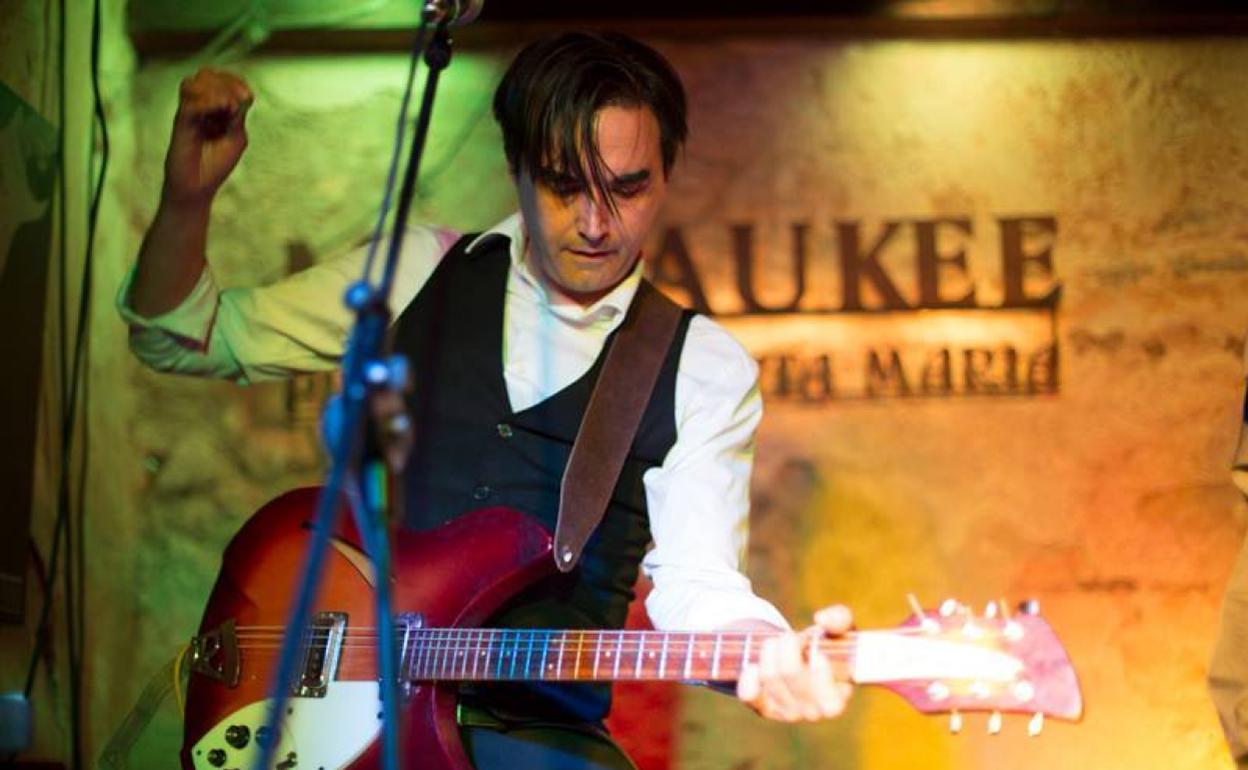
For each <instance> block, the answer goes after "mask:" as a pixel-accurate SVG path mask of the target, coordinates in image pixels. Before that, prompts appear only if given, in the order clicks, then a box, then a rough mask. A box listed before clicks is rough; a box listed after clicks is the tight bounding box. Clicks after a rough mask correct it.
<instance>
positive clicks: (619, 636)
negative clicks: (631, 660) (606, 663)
mask: <svg viewBox="0 0 1248 770" xmlns="http://www.w3.org/2000/svg"><path fill="white" fill-rule="evenodd" d="M622 657H624V632H623V631H616V632H615V667H614V668H612V669H611V678H612V679H619V678H620V658H622Z"/></svg>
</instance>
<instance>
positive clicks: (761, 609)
mask: <svg viewBox="0 0 1248 770" xmlns="http://www.w3.org/2000/svg"><path fill="white" fill-rule="evenodd" d="M762 413H763V404H762V398H761V396H760V394H759V391H758V367H757V365H756V364H755V363H754V360H753V359H752V358H751V357H750V356H749V354H748V353H747V352H746V351H745V350H744V348H742V347H741V345H740V344H739V343H738V342H737V341H736V340H735V339H733V338H732V336H731V335H729V334H728V332H726V331H725V330H723V329H722V328H721V327H719V326H718V325H717V324H715V323H714V322H712V321H710V320H709V319H706V318H704V317H702V316H697V317H695V318H694V319H693V321H692V323H691V324H690V327H689V334H688V337H687V338H686V340H685V347H684V350H683V351H682V353H681V361H680V367H679V371H678V374H677V380H676V432H677V439H676V443H675V444H674V445H673V446H672V448H671V450H670V451H669V452H668V454H667V457H666V458H665V459H664V462H663V464H662V465H661V466H660V467H658V468H654V469H651V470H650V471H648V472H647V474H646V476H645V485H646V498H647V506H648V508H649V511H650V530H651V533H652V535H653V538H654V548H652V549H651V550H650V552H649V553H648V554H647V555H646V557H645V559H644V561H643V562H642V569H643V571H644V572H645V574H646V575H647V576H648V577H649V578H650V580H651V581H652V583H653V589H652V590H651V592H650V594H649V596H648V597H647V598H646V610H647V612H648V613H649V615H650V620H651V622H652V623H653V624H654V626H655V627H656V628H659V629H663V630H712V629H715V628H721V627H723V626H725V625H727V624H729V623H731V622H733V621H737V620H746V619H758V620H765V621H767V622H769V623H772V624H774V625H776V626H778V627H780V628H788V627H789V626H788V623H787V622H786V621H785V619H784V616H783V615H781V614H780V612H779V611H778V610H777V609H776V608H775V607H774V606H773V605H772V604H771V603H770V602H767V601H765V600H763V599H762V598H760V597H758V596H756V595H755V594H754V592H753V590H752V589H751V586H750V581H749V579H748V578H747V577H746V576H745V575H744V574H742V573H741V571H740V564H741V560H742V557H743V555H744V553H745V548H746V544H747V538H748V528H749V487H750V471H751V468H752V465H753V459H754V431H755V429H756V428H757V427H758V423H759V420H760V419H761V418H762Z"/></svg>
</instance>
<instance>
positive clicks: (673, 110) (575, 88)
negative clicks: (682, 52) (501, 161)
mask: <svg viewBox="0 0 1248 770" xmlns="http://www.w3.org/2000/svg"><path fill="white" fill-rule="evenodd" d="M604 107H649V108H650V110H651V111H652V112H653V113H654V116H655V118H657V119H658V123H659V146H660V150H661V152H662V155H663V173H664V174H665V175H666V174H667V173H668V172H669V171H670V170H671V168H672V164H673V163H674V162H675V161H676V152H677V150H678V149H679V148H680V146H681V145H683V144H684V142H685V135H686V133H687V132H688V131H687V128H686V126H685V90H684V88H683V87H682V86H681V84H680V78H679V77H677V75H676V71H675V70H673V69H672V65H671V64H669V63H668V61H667V59H664V58H663V56H662V55H661V54H659V52H658V51H655V50H654V49H653V48H650V47H649V46H647V45H645V44H644V43H641V42H639V41H637V40H634V39H633V38H631V37H628V36H626V35H622V34H618V33H602V34H591V33H585V32H569V33H564V34H561V35H558V36H556V37H550V38H545V39H543V40H538V41H536V42H533V43H530V44H529V45H527V46H525V48H524V49H523V50H521V51H520V53H519V54H517V55H516V58H515V59H514V60H513V61H512V63H511V66H510V67H508V68H507V72H506V74H504V75H503V80H502V82H501V83H499V85H498V90H497V91H495V92H494V118H495V119H496V120H497V121H498V124H499V126H500V127H501V128H502V130H503V152H504V153H505V154H506V155H507V165H508V166H509V167H510V168H511V173H513V174H517V175H518V174H520V173H521V172H528V173H529V174H532V175H534V176H536V175H538V174H539V173H541V172H544V171H551V170H553V171H555V172H557V173H558V174H559V175H560V176H565V177H570V178H571V179H573V180H575V181H576V182H577V183H578V184H580V185H582V186H583V187H584V188H585V189H589V188H590V187H592V188H593V189H594V190H596V191H597V192H598V193H599V197H600V199H601V200H604V201H611V200H612V196H611V195H610V194H608V189H609V188H608V180H607V178H606V177H607V173H606V169H605V167H604V164H603V161H602V156H601V155H600V154H599V152H598V144H597V138H596V136H595V135H594V128H595V127H594V117H595V116H596V114H597V113H598V111H599V110H601V109H602V108H604ZM582 148H583V149H584V152H583V153H582V152H581V149H582ZM582 154H583V156H584V162H583V163H582ZM587 175H588V176H587Z"/></svg>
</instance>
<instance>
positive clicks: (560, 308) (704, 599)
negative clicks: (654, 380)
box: [117, 214, 788, 630]
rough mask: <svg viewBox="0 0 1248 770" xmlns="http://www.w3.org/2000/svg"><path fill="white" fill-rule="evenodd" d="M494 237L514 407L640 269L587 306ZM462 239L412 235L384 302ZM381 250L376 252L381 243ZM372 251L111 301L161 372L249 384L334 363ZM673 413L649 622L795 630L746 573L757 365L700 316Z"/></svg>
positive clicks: (614, 311)
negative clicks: (152, 305) (499, 252)
mask: <svg viewBox="0 0 1248 770" xmlns="http://www.w3.org/2000/svg"><path fill="white" fill-rule="evenodd" d="M491 233H493V234H500V235H503V236H505V237H507V238H508V239H509V240H510V253H511V269H510V270H509V272H508V276H507V288H506V299H505V303H506V304H505V307H504V314H503V315H504V319H505V320H504V331H503V369H504V374H505V378H506V383H507V395H508V397H509V398H510V400H511V406H512V408H513V409H515V410H516V411H520V410H523V409H526V408H528V407H530V406H532V405H533V404H536V403H538V402H540V401H542V400H544V399H546V398H549V397H550V396H552V395H554V394H555V393H557V392H558V391H559V390H561V389H563V388H564V387H566V386H567V385H569V384H571V383H572V382H574V381H575V380H577V379H578V378H580V377H581V375H583V374H584V373H585V372H586V371H587V370H588V369H589V368H590V367H591V366H592V365H593V363H594V361H595V359H596V358H597V356H598V354H599V352H600V351H601V350H602V346H603V343H604V342H605V340H606V337H607V335H609V334H610V333H611V332H612V330H614V329H615V328H616V327H617V326H618V325H619V324H620V323H621V322H622V321H623V319H624V313H625V310H626V309H627V308H628V305H629V303H630V302H631V301H632V299H633V295H634V294H635V293H636V291H637V286H638V285H639V283H640V281H641V264H640V262H639V263H638V265H637V267H636V268H634V270H633V272H632V273H631V274H630V275H629V276H628V277H627V278H625V279H624V280H623V281H622V282H621V283H620V284H619V285H618V286H616V287H615V288H614V289H613V290H612V291H611V292H610V293H608V294H607V295H606V296H605V297H603V298H602V299H600V300H598V301H597V302H595V303H594V304H592V305H590V306H589V307H581V306H580V305H577V304H575V303H572V302H570V301H568V300H566V299H563V298H561V297H559V296H557V295H552V294H551V293H550V292H549V291H547V289H546V287H545V285H544V284H543V283H542V282H541V281H540V280H539V279H538V278H536V277H535V276H534V275H533V274H532V273H531V272H530V270H529V269H528V266H527V265H526V263H525V260H524V258H523V255H524V243H525V235H524V225H523V222H522V220H521V218H520V215H519V214H513V215H512V216H510V217H508V218H507V219H505V220H503V221H502V222H501V223H499V224H498V225H497V226H496V227H494V228H492V229H491V230H489V231H487V232H486V233H483V234H482V236H481V237H482V238H483V237H484V236H485V235H487V234H491ZM458 237H459V236H458V234H456V233H453V232H450V231H446V230H434V229H430V228H425V227H411V228H409V229H408V230H407V232H406V234H405V236H404V241H403V248H402V252H401V254H400V263H399V265H398V268H397V272H396V276H395V283H394V290H393V295H392V296H391V299H390V303H391V307H393V308H396V311H395V317H396V318H397V317H398V316H399V315H400V314H401V312H402V311H401V310H400V309H401V308H406V307H407V305H408V304H409V303H410V302H411V301H412V300H413V299H414V298H415V296H416V294H417V292H418V291H419V290H420V288H421V287H422V286H424V284H425V282H426V281H427V280H428V278H429V276H430V275H431V274H432V272H433V270H434V268H435V267H436V266H437V263H438V261H439V260H440V259H441V257H442V255H443V254H444V253H445V252H446V250H447V249H448V248H449V247H450V246H451V244H453V243H454V242H455V241H456V240H457V239H458ZM479 241H480V238H478V239H477V241H474V242H473V243H472V244H471V245H470V247H469V249H471V248H473V247H475V246H476V244H477V243H478V242H479ZM378 252H379V257H380V255H381V253H382V252H383V250H381V249H379V250H378ZM365 256H366V249H359V250H356V251H354V252H352V253H349V254H347V255H345V256H343V257H341V258H338V259H336V260H332V261H329V262H325V263H322V264H319V265H316V266H314V267H311V268H309V269H307V270H304V271H302V272H300V273H297V274H295V275H293V276H291V277H289V278H286V279H284V280H282V281H279V282H278V283H275V284H273V285H271V286H266V287H261V288H246V289H226V290H224V291H222V290H219V289H218V288H217V285H216V283H215V282H214V281H213V278H212V275H211V272H210V271H208V270H205V271H204V273H203V274H202V275H201V276H200V279H199V282H198V283H197V284H196V285H195V288H194V289H192V291H191V293H190V294H189V295H188V296H187V298H186V300H185V301H184V302H183V303H182V304H181V305H180V306H179V307H177V308H176V309H174V310H172V311H170V312H169V313H166V314H164V315H160V316H157V317H155V318H144V317H141V316H139V315H138V314H136V313H135V312H134V311H133V310H132V309H131V308H130V306H129V294H130V281H131V280H132V278H133V274H131V277H129V278H127V280H126V281H125V283H124V284H123V285H122V287H121V291H120V293H119V295H118V299H117V306H118V310H119V311H120V313H121V315H122V317H123V318H124V319H125V320H126V321H127V322H128V323H129V324H130V328H131V332H130V347H131V349H132V350H133V351H134V353H135V354H136V355H137V356H138V357H139V358H140V359H141V360H143V361H144V362H145V363H147V364H148V365H149V366H151V367H153V368H155V369H158V370H161V371H174V372H180V373H187V374H198V375H206V376H214V377H223V378H227V379H232V380H235V381H237V382H241V383H249V382H255V381H260V380H265V379H273V378H277V377H284V376H289V375H291V374H296V373H301V372H311V371H321V370H326V369H332V368H335V367H336V366H337V365H338V363H339V360H340V358H341V356H342V353H343V348H344V344H345V340H346V337H347V333H348V331H349V328H350V325H351V323H352V321H353V316H352V314H351V313H350V312H349V311H348V310H346V309H345V307H344V306H343V302H342V296H343V292H344V291H345V290H346V287H347V286H348V285H350V284H351V283H352V282H353V281H355V280H357V279H359V277H360V276H361V274H362V272H363V269H364V260H365ZM377 269H378V270H379V269H380V268H377ZM675 412H676V415H675V416H676V442H675V444H674V445H673V446H672V448H671V450H670V451H669V452H668V453H667V456H666V457H665V458H664V460H663V464H662V465H660V466H659V467H656V468H652V469H650V470H649V471H647V472H646V474H645V476H644V478H643V482H644V485H645V490H646V504H647V508H648V510H649V516H650V530H651V534H652V536H653V538H654V547H653V548H652V549H651V550H650V551H649V552H648V553H647V554H646V556H645V558H644V560H643V562H642V569H643V571H644V572H645V574H646V575H647V576H648V577H649V578H650V580H651V581H652V583H653V589H652V590H651V592H650V594H649V596H648V597H647V599H646V610H647V611H648V613H649V615H650V620H651V622H652V623H653V624H654V626H655V627H656V628H658V629H661V630H712V629H715V628H718V627H720V626H723V625H725V624H727V623H730V622H732V621H735V620H744V619H761V620H766V621H768V622H770V623H774V624H775V625H777V626H780V627H783V628H787V627H788V625H787V623H786V622H785V620H784V618H783V617H782V616H781V615H780V613H779V612H778V611H777V610H776V608H775V607H774V606H772V605H771V604H770V603H768V602H766V601H764V600H763V599H761V598H759V597H757V596H755V595H754V593H753V591H752V590H751V588H750V582H749V580H748V579H747V578H746V577H745V576H744V575H743V574H741V572H740V569H739V564H740V560H741V556H742V554H743V553H744V550H745V546H746V537H747V530H748V521H749V481H750V469H751V466H752V464H753V449H754V430H755V428H756V427H757V425H758V421H759V419H760V418H761V417H762V399H761V397H760V395H759V392H758V368H757V366H756V365H755V363H754V360H753V359H752V358H751V357H750V355H749V354H748V353H747V352H746V351H745V349H744V348H742V347H741V345H740V344H739V343H738V342H737V341H736V340H735V339H734V338H733V337H732V336H731V335H730V334H729V333H728V332H727V331H726V330H724V329H723V328H722V327H721V326H719V325H718V324H716V323H715V322H713V321H711V320H710V319H708V318H706V317H705V316H701V315H699V316H696V317H695V318H694V319H693V321H692V322H691V323H690V325H689V332H688V336H687V337H686V340H685V345H684V349H683V350H682V352H681V356H680V362H679V366H678V368H677V374H676V394H675Z"/></svg>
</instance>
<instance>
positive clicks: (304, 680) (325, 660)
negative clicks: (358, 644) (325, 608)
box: [290, 612, 347, 698]
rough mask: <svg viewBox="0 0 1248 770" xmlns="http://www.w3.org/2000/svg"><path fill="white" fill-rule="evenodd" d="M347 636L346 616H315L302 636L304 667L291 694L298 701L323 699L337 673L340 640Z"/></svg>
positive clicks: (326, 613) (329, 613)
mask: <svg viewBox="0 0 1248 770" xmlns="http://www.w3.org/2000/svg"><path fill="white" fill-rule="evenodd" d="M346 635H347V613H345V612H318V613H316V615H314V616H313V617H312V623H311V624H310V625H309V626H308V632H307V635H306V636H304V640H303V641H304V646H303V665H302V666H301V667H300V669H299V678H298V679H296V680H295V682H294V684H292V685H291V688H290V692H291V694H292V695H294V696H295V697H297V698H324V697H325V693H327V692H328V691H329V683H330V682H331V681H333V679H334V676H335V675H336V674H337V673H338V660H339V658H341V656H342V640H343V638H344V637H345V636H346Z"/></svg>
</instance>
